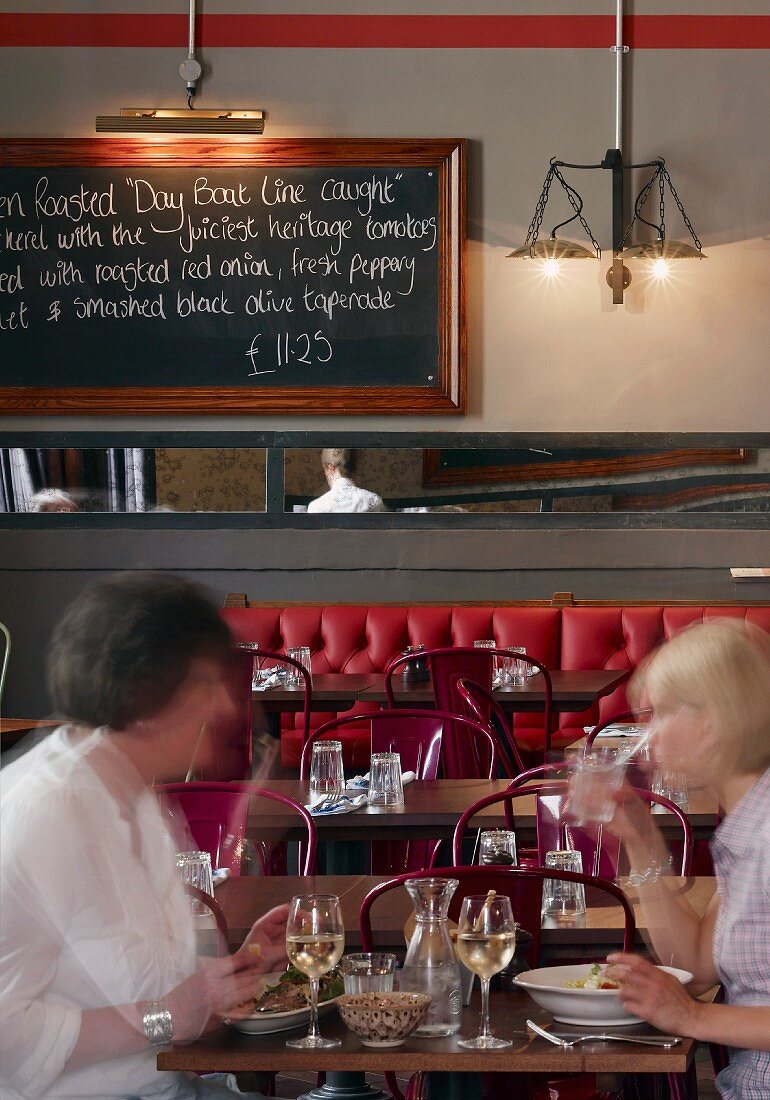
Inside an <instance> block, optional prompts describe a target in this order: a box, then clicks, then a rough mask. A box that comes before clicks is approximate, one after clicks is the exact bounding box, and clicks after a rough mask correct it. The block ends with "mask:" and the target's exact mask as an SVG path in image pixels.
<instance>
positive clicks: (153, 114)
mask: <svg viewBox="0 0 770 1100" xmlns="http://www.w3.org/2000/svg"><path fill="white" fill-rule="evenodd" d="M187 26H188V38H187V57H186V58H185V59H184V61H183V62H182V64H181V65H180V66H179V75H180V76H181V78H182V80H184V82H185V85H186V88H187V108H188V109H187V110H184V109H182V110H176V109H174V108H168V107H123V108H122V109H121V112H120V114H119V115H97V116H96V132H97V134H100V133H117V134H136V133H145V134H261V133H264V129H265V112H264V111H240V110H238V111H235V110H230V109H228V108H222V109H219V110H208V111H194V110H193V96H194V95H195V93H196V91H197V86H198V81H199V80H200V78H201V74H202V72H203V69H202V68H201V65H200V62H199V61H198V60H197V58H196V56H195V0H189V8H188V24H187Z"/></svg>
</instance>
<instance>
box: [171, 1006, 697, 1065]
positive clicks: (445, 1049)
mask: <svg viewBox="0 0 770 1100" xmlns="http://www.w3.org/2000/svg"><path fill="white" fill-rule="evenodd" d="M490 1009H491V1020H492V1027H493V1030H494V1031H495V1033H496V1034H497V1035H500V1036H501V1037H502V1038H506V1039H511V1040H512V1041H513V1046H510V1047H506V1048H505V1049H503V1050H492V1051H473V1050H463V1049H462V1048H461V1047H458V1045H457V1039H458V1038H460V1036H456V1037H454V1036H453V1037H450V1038H441V1039H417V1038H409V1039H407V1040H406V1042H405V1043H404V1045H403V1046H400V1047H395V1048H393V1047H391V1048H388V1049H385V1050H371V1049H368V1048H367V1047H365V1046H363V1045H362V1043H361V1041H360V1040H359V1039H358V1037H357V1036H356V1035H354V1034H353V1033H352V1032H350V1031H348V1030H347V1028H346V1027H345V1025H344V1024H343V1022H342V1019H341V1018H340V1016H339V1014H338V1013H336V1012H335V1013H333V1014H331V1015H329V1016H327V1017H325V1018H324V1019H322V1020H321V1034H322V1035H326V1036H328V1037H330V1038H332V1037H333V1038H338V1039H341V1040H342V1045H341V1046H339V1047H335V1048H334V1049H332V1050H310V1051H303V1050H292V1049H290V1048H288V1047H287V1046H286V1039H287V1038H288V1037H294V1036H298V1035H301V1034H302V1032H303V1031H306V1030H307V1028H306V1027H304V1028H302V1029H294V1031H292V1032H276V1033H275V1034H273V1035H259V1036H257V1035H240V1034H239V1033H238V1032H236V1031H232V1030H230V1029H225V1028H223V1029H221V1030H219V1031H216V1032H213V1033H212V1034H211V1035H207V1036H205V1037H203V1038H202V1039H198V1040H197V1041H196V1042H194V1043H191V1044H188V1045H186V1046H178V1047H170V1048H169V1049H168V1050H163V1051H160V1052H159V1053H158V1069H173V1070H192V1071H195V1072H200V1073H213V1072H216V1071H228V1072H239V1071H240V1072H246V1071H249V1070H251V1071H258V1070H281V1071H287V1070H291V1069H295V1070H300V1069H301V1070H313V1071H315V1070H319V1071H323V1070H338V1071H351V1070H352V1071H355V1070H358V1071H369V1072H374V1073H384V1072H385V1071H387V1070H394V1071H395V1072H397V1073H398V1072H404V1073H410V1072H415V1071H416V1070H426V1071H431V1070H434V1071H445V1072H446V1071H449V1072H452V1071H454V1072H457V1073H470V1072H476V1073H478V1072H480V1071H482V1070H483V1071H484V1072H492V1073H497V1072H506V1073H557V1072H563V1073H618V1074H622V1073H684V1072H685V1070H686V1069H687V1067H688V1065H689V1064H690V1061H691V1060H692V1057H693V1054H694V1051H695V1046H696V1044H695V1042H694V1041H693V1040H692V1039H683V1040H682V1042H681V1043H679V1044H678V1045H677V1046H675V1047H672V1048H671V1049H670V1050H663V1049H660V1048H657V1047H644V1046H638V1045H636V1044H633V1045H632V1044H630V1043H596V1044H588V1043H586V1044H581V1045H580V1046H579V1047H576V1048H574V1049H573V1050H562V1049H561V1048H559V1047H556V1046H554V1045H553V1044H552V1043H548V1042H546V1040H545V1039H539V1038H537V1037H536V1036H533V1035H530V1034H529V1033H528V1032H527V1030H526V1021H527V1019H532V1020H534V1021H535V1022H536V1023H539V1024H541V1025H542V1026H544V1027H547V1026H549V1024H550V1023H551V1017H550V1016H549V1015H548V1014H547V1013H546V1012H544V1011H543V1009H541V1008H539V1007H538V1006H537V1005H536V1004H535V1002H534V1001H532V1000H530V998H529V997H528V996H527V994H526V993H522V992H519V991H518V990H517V991H516V992H511V993H503V992H500V991H497V990H494V991H493V992H492V995H491V997H490ZM479 1011H480V1006H479V998H478V995H476V996H474V997H473V998H472V999H471V1004H470V1005H469V1006H468V1007H467V1008H465V1009H463V1018H462V1029H461V1035H466V1036H469V1035H475V1034H476V1033H477V1031H478V1025H479ZM557 1027H558V1030H559V1031H560V1032H568V1031H570V1029H569V1028H568V1027H566V1026H565V1025H557ZM623 1030H624V1031H626V1030H627V1029H625V1028H624V1029H623ZM576 1033H579V1032H577V1031H576ZM627 1033H628V1034H629V1035H633V1034H644V1033H647V1034H649V1033H650V1029H649V1028H647V1027H646V1025H644V1024H642V1025H640V1027H639V1029H638V1030H637V1029H636V1028H631V1029H630V1030H628V1032H627Z"/></svg>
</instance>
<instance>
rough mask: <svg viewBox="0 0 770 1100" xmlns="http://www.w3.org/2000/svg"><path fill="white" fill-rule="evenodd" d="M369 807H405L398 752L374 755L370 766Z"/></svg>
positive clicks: (374, 753)
mask: <svg viewBox="0 0 770 1100" xmlns="http://www.w3.org/2000/svg"><path fill="white" fill-rule="evenodd" d="M369 805H370V806H403V805H404V787H403V783H402V781H401V757H400V755H399V754H398V753H397V752H373V753H372V758H371V762H370V764H369Z"/></svg>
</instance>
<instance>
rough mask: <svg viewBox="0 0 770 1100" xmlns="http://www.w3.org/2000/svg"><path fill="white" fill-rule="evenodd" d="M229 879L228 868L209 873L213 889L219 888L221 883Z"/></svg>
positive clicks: (218, 868)
mask: <svg viewBox="0 0 770 1100" xmlns="http://www.w3.org/2000/svg"><path fill="white" fill-rule="evenodd" d="M229 877H230V868H229V867H217V869H216V871H212V872H211V878H212V881H213V883H214V889H216V888H217V886H221V885H222V883H223V882H227V880H228V879H229Z"/></svg>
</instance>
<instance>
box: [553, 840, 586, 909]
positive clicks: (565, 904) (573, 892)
mask: <svg viewBox="0 0 770 1100" xmlns="http://www.w3.org/2000/svg"><path fill="white" fill-rule="evenodd" d="M545 865H546V867H558V868H559V870H560V871H575V872H576V873H577V874H582V873H583V857H582V856H581V854H580V852H572V851H568V852H546V854H545ZM585 911H586V892H585V887H584V886H583V884H582V882H570V881H569V880H568V879H563V878H547V879H545V881H544V882H543V907H542V915H543V916H544V917H556V919H557V920H559V919H560V918H561V919H562V920H565V919H567V920H571V919H572V918H573V917H580V916H583V915H584V914H585Z"/></svg>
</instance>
